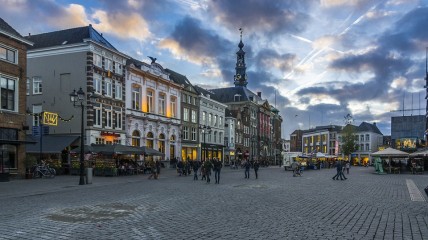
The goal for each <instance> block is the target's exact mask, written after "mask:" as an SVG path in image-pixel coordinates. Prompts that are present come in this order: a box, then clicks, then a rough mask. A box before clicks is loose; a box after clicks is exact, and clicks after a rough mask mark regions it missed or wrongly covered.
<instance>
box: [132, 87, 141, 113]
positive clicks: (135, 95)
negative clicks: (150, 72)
mask: <svg viewBox="0 0 428 240" xmlns="http://www.w3.org/2000/svg"><path fill="white" fill-rule="evenodd" d="M132 109H134V110H140V88H139V87H136V86H134V87H132Z"/></svg>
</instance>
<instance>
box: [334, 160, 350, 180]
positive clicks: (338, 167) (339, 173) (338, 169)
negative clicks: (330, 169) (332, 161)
mask: <svg viewBox="0 0 428 240" xmlns="http://www.w3.org/2000/svg"><path fill="white" fill-rule="evenodd" d="M336 172H337V173H336V175H334V177H333V180H339V177H340V180H346V179H347V178H346V177H345V176H344V175H343V165H342V161H337V162H336Z"/></svg>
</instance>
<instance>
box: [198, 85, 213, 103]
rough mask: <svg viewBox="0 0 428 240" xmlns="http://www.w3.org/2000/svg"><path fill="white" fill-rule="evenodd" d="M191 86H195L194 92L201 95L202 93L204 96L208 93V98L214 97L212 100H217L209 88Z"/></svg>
mask: <svg viewBox="0 0 428 240" xmlns="http://www.w3.org/2000/svg"><path fill="white" fill-rule="evenodd" d="M193 87H194V88H195V90H196V92H197V93H198V94H202V95H204V96H207V95H210V98H212V99H214V100H216V101H218V100H217V99H215V98H214V96H215V93H213V92H211V90H207V89H204V88H201V87H199V86H198V85H195V86H193Z"/></svg>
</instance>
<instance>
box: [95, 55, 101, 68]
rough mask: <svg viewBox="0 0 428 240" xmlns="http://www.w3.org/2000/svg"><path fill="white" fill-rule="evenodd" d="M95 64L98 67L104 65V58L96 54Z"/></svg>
mask: <svg viewBox="0 0 428 240" xmlns="http://www.w3.org/2000/svg"><path fill="white" fill-rule="evenodd" d="M94 64H95V66H97V67H103V59H102V58H101V56H100V55H98V54H94Z"/></svg>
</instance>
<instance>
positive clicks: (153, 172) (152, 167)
mask: <svg viewBox="0 0 428 240" xmlns="http://www.w3.org/2000/svg"><path fill="white" fill-rule="evenodd" d="M149 166H150V176H149V178H148V179H152V177H154V178H156V165H155V162H154V161H151V162H150V164H149Z"/></svg>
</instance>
